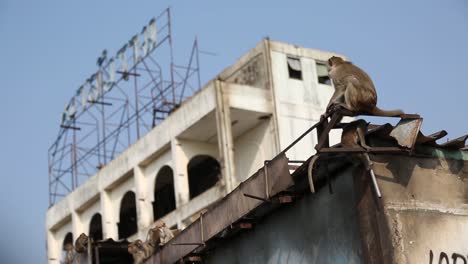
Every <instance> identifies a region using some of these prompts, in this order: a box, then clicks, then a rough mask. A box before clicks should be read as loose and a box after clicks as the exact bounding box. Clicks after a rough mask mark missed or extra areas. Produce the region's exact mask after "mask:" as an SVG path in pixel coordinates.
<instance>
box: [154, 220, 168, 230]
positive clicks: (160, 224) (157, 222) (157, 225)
mask: <svg viewBox="0 0 468 264" xmlns="http://www.w3.org/2000/svg"><path fill="white" fill-rule="evenodd" d="M154 226H155V227H156V228H161V227H165V226H166V223H165V222H164V221H163V220H158V221H156V223H155V225H154Z"/></svg>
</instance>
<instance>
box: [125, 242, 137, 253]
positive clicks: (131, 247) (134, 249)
mask: <svg viewBox="0 0 468 264" xmlns="http://www.w3.org/2000/svg"><path fill="white" fill-rule="evenodd" d="M127 250H128V253H130V254H132V255H133V254H135V253H136V252H137V251H138V247H137V246H136V245H135V243H130V244H128V247H127Z"/></svg>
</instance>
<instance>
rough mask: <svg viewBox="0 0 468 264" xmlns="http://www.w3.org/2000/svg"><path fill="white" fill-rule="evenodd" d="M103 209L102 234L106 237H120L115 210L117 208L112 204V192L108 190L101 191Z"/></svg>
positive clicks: (115, 238)
mask: <svg viewBox="0 0 468 264" xmlns="http://www.w3.org/2000/svg"><path fill="white" fill-rule="evenodd" d="M100 196H101V199H100V203H101V211H102V235H103V238H104V239H107V238H112V239H114V240H117V239H119V230H118V228H117V221H118V219H116V217H115V215H116V214H115V212H114V210H117V208H116V207H115V206H114V205H113V204H112V200H111V199H110V194H109V192H108V191H106V190H103V191H101V193H100Z"/></svg>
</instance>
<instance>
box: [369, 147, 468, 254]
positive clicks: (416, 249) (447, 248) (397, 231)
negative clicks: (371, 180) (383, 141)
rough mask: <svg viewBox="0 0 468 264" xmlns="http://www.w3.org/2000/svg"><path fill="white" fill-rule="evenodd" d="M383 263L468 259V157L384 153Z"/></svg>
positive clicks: (379, 217)
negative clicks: (421, 156) (455, 157)
mask: <svg viewBox="0 0 468 264" xmlns="http://www.w3.org/2000/svg"><path fill="white" fill-rule="evenodd" d="M374 168H375V172H376V174H377V175H378V177H379V184H380V187H381V190H382V194H383V199H382V200H381V201H380V202H381V203H380V204H379V209H380V210H379V211H377V213H376V218H374V219H373V220H372V221H375V222H376V223H377V225H376V227H377V228H378V230H379V231H378V233H379V235H380V237H381V239H380V242H379V243H380V245H381V248H382V251H383V257H384V262H382V263H468V162H467V161H461V160H445V159H437V158H408V157H403V156H397V157H392V156H387V157H382V156H379V158H378V159H377V162H375V165H374Z"/></svg>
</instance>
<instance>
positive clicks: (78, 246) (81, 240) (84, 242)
mask: <svg viewBox="0 0 468 264" xmlns="http://www.w3.org/2000/svg"><path fill="white" fill-rule="evenodd" d="M88 241H89V240H88V236H87V235H85V233H81V235H80V236H79V237H78V238H77V239H76V241H75V251H76V252H78V253H85V252H86V251H87V249H88Z"/></svg>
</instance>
